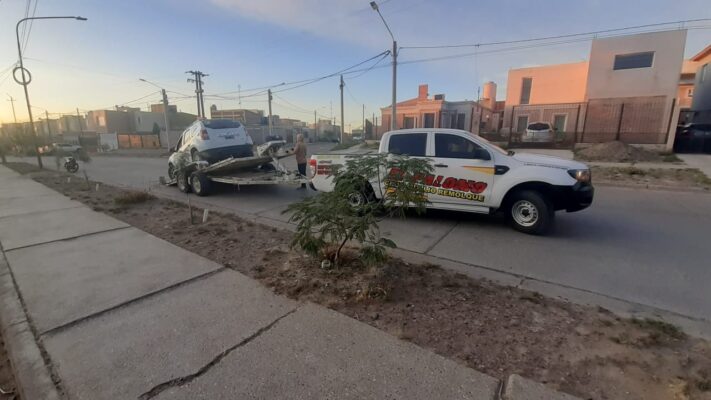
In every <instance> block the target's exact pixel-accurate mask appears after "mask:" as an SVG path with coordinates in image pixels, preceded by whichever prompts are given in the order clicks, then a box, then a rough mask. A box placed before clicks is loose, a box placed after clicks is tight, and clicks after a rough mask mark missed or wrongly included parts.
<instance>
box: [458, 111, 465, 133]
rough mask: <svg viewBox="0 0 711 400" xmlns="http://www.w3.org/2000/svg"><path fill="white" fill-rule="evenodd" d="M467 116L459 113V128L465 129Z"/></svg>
mask: <svg viewBox="0 0 711 400" xmlns="http://www.w3.org/2000/svg"><path fill="white" fill-rule="evenodd" d="M465 118H466V115H464V114H461V113H460V114H457V129H462V130H463V129H464V119H465Z"/></svg>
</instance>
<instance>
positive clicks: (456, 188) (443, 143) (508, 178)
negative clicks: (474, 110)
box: [309, 128, 594, 234]
mask: <svg viewBox="0 0 711 400" xmlns="http://www.w3.org/2000/svg"><path fill="white" fill-rule="evenodd" d="M378 152H379V153H385V154H388V156H393V157H397V156H409V157H418V158H427V159H429V160H431V162H432V164H433V167H434V173H433V174H431V175H429V176H423V177H420V178H419V183H420V184H422V185H423V187H424V192H425V193H426V196H427V200H428V204H427V207H428V208H436V209H444V210H454V211H464V212H472V213H486V214H493V213H495V212H499V211H501V212H504V213H505V214H506V216H507V219H508V220H509V221H510V223H511V225H512V226H513V227H514V228H515V229H517V230H519V231H521V232H524V233H530V234H545V233H547V232H548V231H549V230H550V228H551V227H552V224H553V217H554V215H555V212H556V211H557V210H566V211H568V212H574V211H580V210H582V209H585V208H587V207H589V206H590V205H591V204H592V201H593V195H594V188H593V186H592V180H591V174H590V168H588V166H587V165H585V164H582V163H579V162H577V161H572V160H566V159H563V158H558V157H551V156H544V155H538V154H527V153H515V152H513V151H506V150H504V149H501V148H500V147H498V146H496V145H494V144H493V143H490V142H489V141H487V140H486V139H484V138H482V137H480V136H477V135H473V134H471V133H470V132H467V131H462V130H456V129H440V128H420V129H402V130H396V131H390V132H386V133H385V134H383V137H382V139H381V141H380V146H379V149H378ZM349 157H368V153H364V154H314V155H312V156H311V159H310V160H309V167H310V169H311V176H312V178H311V184H312V185H313V186H312V187H313V188H314V189H316V190H319V191H332V190H333V188H334V180H333V179H334V177H333V174H332V171H333V170H334V169H335V168H334V167H336V166H345V165H346V161H347V160H348V158H349ZM391 172H392V171H383V172H382V173H383V174H385V173H391ZM363 179H365V178H363ZM383 182H385V180H384V179H382V177H380V178H377V177H376V179H372V180H370V181H369V182H368V183H369V185H364V186H365V188H366V189H365V191H364V192H362V193H352V194H349V196H348V199H349V201H352V202H353V203H357V204H354V206H356V205H358V204H361V203H363V202H367V201H372V200H374V199H375V200H377V199H382V198H383V196H384V195H387V188H386V187H384V183H383Z"/></svg>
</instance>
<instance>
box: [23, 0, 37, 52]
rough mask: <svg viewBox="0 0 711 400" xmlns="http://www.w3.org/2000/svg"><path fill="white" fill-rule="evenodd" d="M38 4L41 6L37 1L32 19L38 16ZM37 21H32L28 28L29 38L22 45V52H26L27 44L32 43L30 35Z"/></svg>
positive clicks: (26, 37)
mask: <svg viewBox="0 0 711 400" xmlns="http://www.w3.org/2000/svg"><path fill="white" fill-rule="evenodd" d="M37 4H39V0H35V7H34V8H33V9H32V17H33V18H34V16H35V15H36V14H37ZM34 22H35V20H33V19H31V20H30V27H29V28H27V36H25V41H24V43H23V44H22V52H23V53H24V52H25V49H27V43H28V42H29V41H30V33H32V26H33V25H34Z"/></svg>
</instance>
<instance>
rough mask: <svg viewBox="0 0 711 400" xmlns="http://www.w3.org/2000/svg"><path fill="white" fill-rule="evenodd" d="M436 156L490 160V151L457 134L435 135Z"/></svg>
mask: <svg viewBox="0 0 711 400" xmlns="http://www.w3.org/2000/svg"><path fill="white" fill-rule="evenodd" d="M435 157H441V158H462V159H468V160H472V159H479V160H490V159H491V155H490V154H489V152H488V151H486V150H485V149H483V148H481V146H479V145H478V144H476V143H474V142H472V141H471V140H468V139H466V138H463V137H461V136H457V135H448V134H444V133H438V134H436V135H435Z"/></svg>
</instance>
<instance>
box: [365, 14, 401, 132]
mask: <svg viewBox="0 0 711 400" xmlns="http://www.w3.org/2000/svg"><path fill="white" fill-rule="evenodd" d="M370 7H371V8H372V9H373V10H375V11H376V12H377V13H378V15H380V19H382V20H383V24H385V28H387V30H388V33H389V34H390V38H391V39H392V40H393V50H392V53H391V55H392V57H393V100H392V106H391V111H392V115H391V116H390V130H392V131H394V130H396V129H397V40H395V36H394V35H393V32H392V31H391V30H390V27H389V26H388V23H387V22H386V21H385V18H384V17H383V14H381V13H380V8H378V4H377V3H376V2H374V1H371V2H370Z"/></svg>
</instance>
